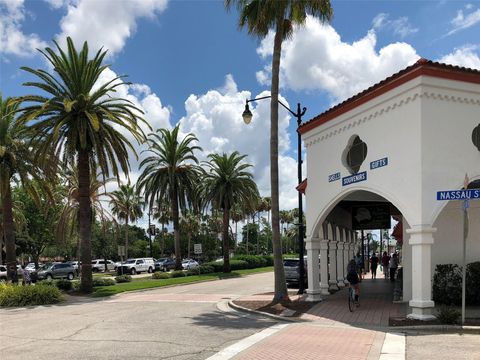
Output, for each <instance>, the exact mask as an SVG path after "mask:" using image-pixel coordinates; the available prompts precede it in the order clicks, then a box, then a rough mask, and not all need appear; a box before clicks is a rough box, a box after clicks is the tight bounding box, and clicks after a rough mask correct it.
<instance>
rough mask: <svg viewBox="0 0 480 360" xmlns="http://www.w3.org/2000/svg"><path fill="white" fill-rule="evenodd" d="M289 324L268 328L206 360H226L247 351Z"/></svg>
mask: <svg viewBox="0 0 480 360" xmlns="http://www.w3.org/2000/svg"><path fill="white" fill-rule="evenodd" d="M289 325H290V324H277V325H273V326H270V327H268V328H266V329H264V330H262V331H260V332H259V333H256V334H253V335H250V336H249V337H246V338H245V339H243V340H240V341H239V342H237V343H235V344H233V345H230V346H229V347H227V348H225V349H223V350H221V351H220V352H218V353H216V354H215V355H212V356H210V357H209V358H207V359H206V360H228V359H231V358H233V357H234V356H236V355H237V354H239V353H240V352H242V351H244V350H246V349H248V348H249V347H251V346H253V345H255V344H256V343H258V342H260V341H262V340H263V339H265V338H267V337H269V336H271V335H273V334H275V333H277V332H278V331H280V330H282V329H284V328H285V327H287V326H289Z"/></svg>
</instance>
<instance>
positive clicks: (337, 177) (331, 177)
mask: <svg viewBox="0 0 480 360" xmlns="http://www.w3.org/2000/svg"><path fill="white" fill-rule="evenodd" d="M337 180H340V173H339V172H337V173H335V174H332V175H328V182H332V181H337Z"/></svg>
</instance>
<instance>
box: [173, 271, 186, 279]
mask: <svg viewBox="0 0 480 360" xmlns="http://www.w3.org/2000/svg"><path fill="white" fill-rule="evenodd" d="M171 276H172V278H177V277H184V276H187V274H185V273H184V272H183V271H182V270H175V271H172V273H171Z"/></svg>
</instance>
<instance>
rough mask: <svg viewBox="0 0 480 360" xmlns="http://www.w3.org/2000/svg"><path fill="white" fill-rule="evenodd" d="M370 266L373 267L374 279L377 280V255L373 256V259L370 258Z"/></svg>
mask: <svg viewBox="0 0 480 360" xmlns="http://www.w3.org/2000/svg"><path fill="white" fill-rule="evenodd" d="M370 265H371V268H372V269H371V270H372V279H376V278H377V267H378V257H377V255H376V254H375V253H373V254H372V257H371V258H370Z"/></svg>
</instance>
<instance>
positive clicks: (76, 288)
mask: <svg viewBox="0 0 480 360" xmlns="http://www.w3.org/2000/svg"><path fill="white" fill-rule="evenodd" d="M70 283H71V284H72V290H73V291H80V281H79V280H74V281H70Z"/></svg>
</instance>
